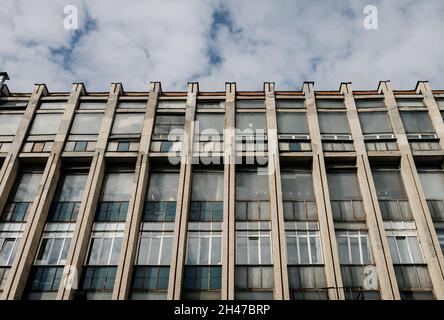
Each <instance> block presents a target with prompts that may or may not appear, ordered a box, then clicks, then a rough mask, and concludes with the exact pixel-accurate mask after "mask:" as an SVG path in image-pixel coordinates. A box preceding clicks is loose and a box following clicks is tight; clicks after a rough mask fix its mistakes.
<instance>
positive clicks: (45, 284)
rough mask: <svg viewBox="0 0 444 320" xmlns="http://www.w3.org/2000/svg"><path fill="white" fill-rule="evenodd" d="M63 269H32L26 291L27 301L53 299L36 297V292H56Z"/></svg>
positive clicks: (52, 296)
mask: <svg viewBox="0 0 444 320" xmlns="http://www.w3.org/2000/svg"><path fill="white" fill-rule="evenodd" d="M62 275H63V267H32V269H31V273H30V275H29V280H28V285H27V289H26V291H27V292H28V296H27V297H26V298H27V299H42V298H43V297H45V296H46V298H47V299H51V300H52V299H55V298H56V296H55V295H54V294H53V295H37V294H35V293H37V292H42V293H43V292H54V293H55V292H57V291H58V289H59V286H60V281H61V280H62Z"/></svg>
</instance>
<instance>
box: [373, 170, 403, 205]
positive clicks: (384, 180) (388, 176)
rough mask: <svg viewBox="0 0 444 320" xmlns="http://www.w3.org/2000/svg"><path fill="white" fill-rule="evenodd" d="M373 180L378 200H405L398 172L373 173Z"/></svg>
mask: <svg viewBox="0 0 444 320" xmlns="http://www.w3.org/2000/svg"><path fill="white" fill-rule="evenodd" d="M373 179H374V181H375V187H376V192H377V194H378V198H379V199H380V200H384V199H387V200H391V199H393V200H397V199H406V198H407V197H406V194H405V190H404V184H403V183H402V178H401V174H400V173H399V171H374V172H373Z"/></svg>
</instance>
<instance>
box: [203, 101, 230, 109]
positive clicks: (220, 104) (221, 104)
mask: <svg viewBox="0 0 444 320" xmlns="http://www.w3.org/2000/svg"><path fill="white" fill-rule="evenodd" d="M197 108H198V109H224V108H225V101H212V100H209V101H198V102H197Z"/></svg>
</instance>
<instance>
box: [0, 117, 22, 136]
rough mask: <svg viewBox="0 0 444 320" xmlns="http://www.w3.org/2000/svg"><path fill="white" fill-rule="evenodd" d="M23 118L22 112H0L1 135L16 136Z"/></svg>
mask: <svg viewBox="0 0 444 320" xmlns="http://www.w3.org/2000/svg"><path fill="white" fill-rule="evenodd" d="M21 119H22V115H21V114H0V136H14V135H15V133H16V132H17V129H18V127H19V125H20V120H21Z"/></svg>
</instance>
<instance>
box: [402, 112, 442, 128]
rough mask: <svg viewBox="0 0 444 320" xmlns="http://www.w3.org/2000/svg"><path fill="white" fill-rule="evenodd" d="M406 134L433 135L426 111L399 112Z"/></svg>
mask: <svg viewBox="0 0 444 320" xmlns="http://www.w3.org/2000/svg"><path fill="white" fill-rule="evenodd" d="M400 115H401V119H402V122H403V124H404V129H405V132H406V133H435V129H434V128H433V124H432V121H431V120H430V117H429V115H428V112H427V111H401V112H400Z"/></svg>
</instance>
